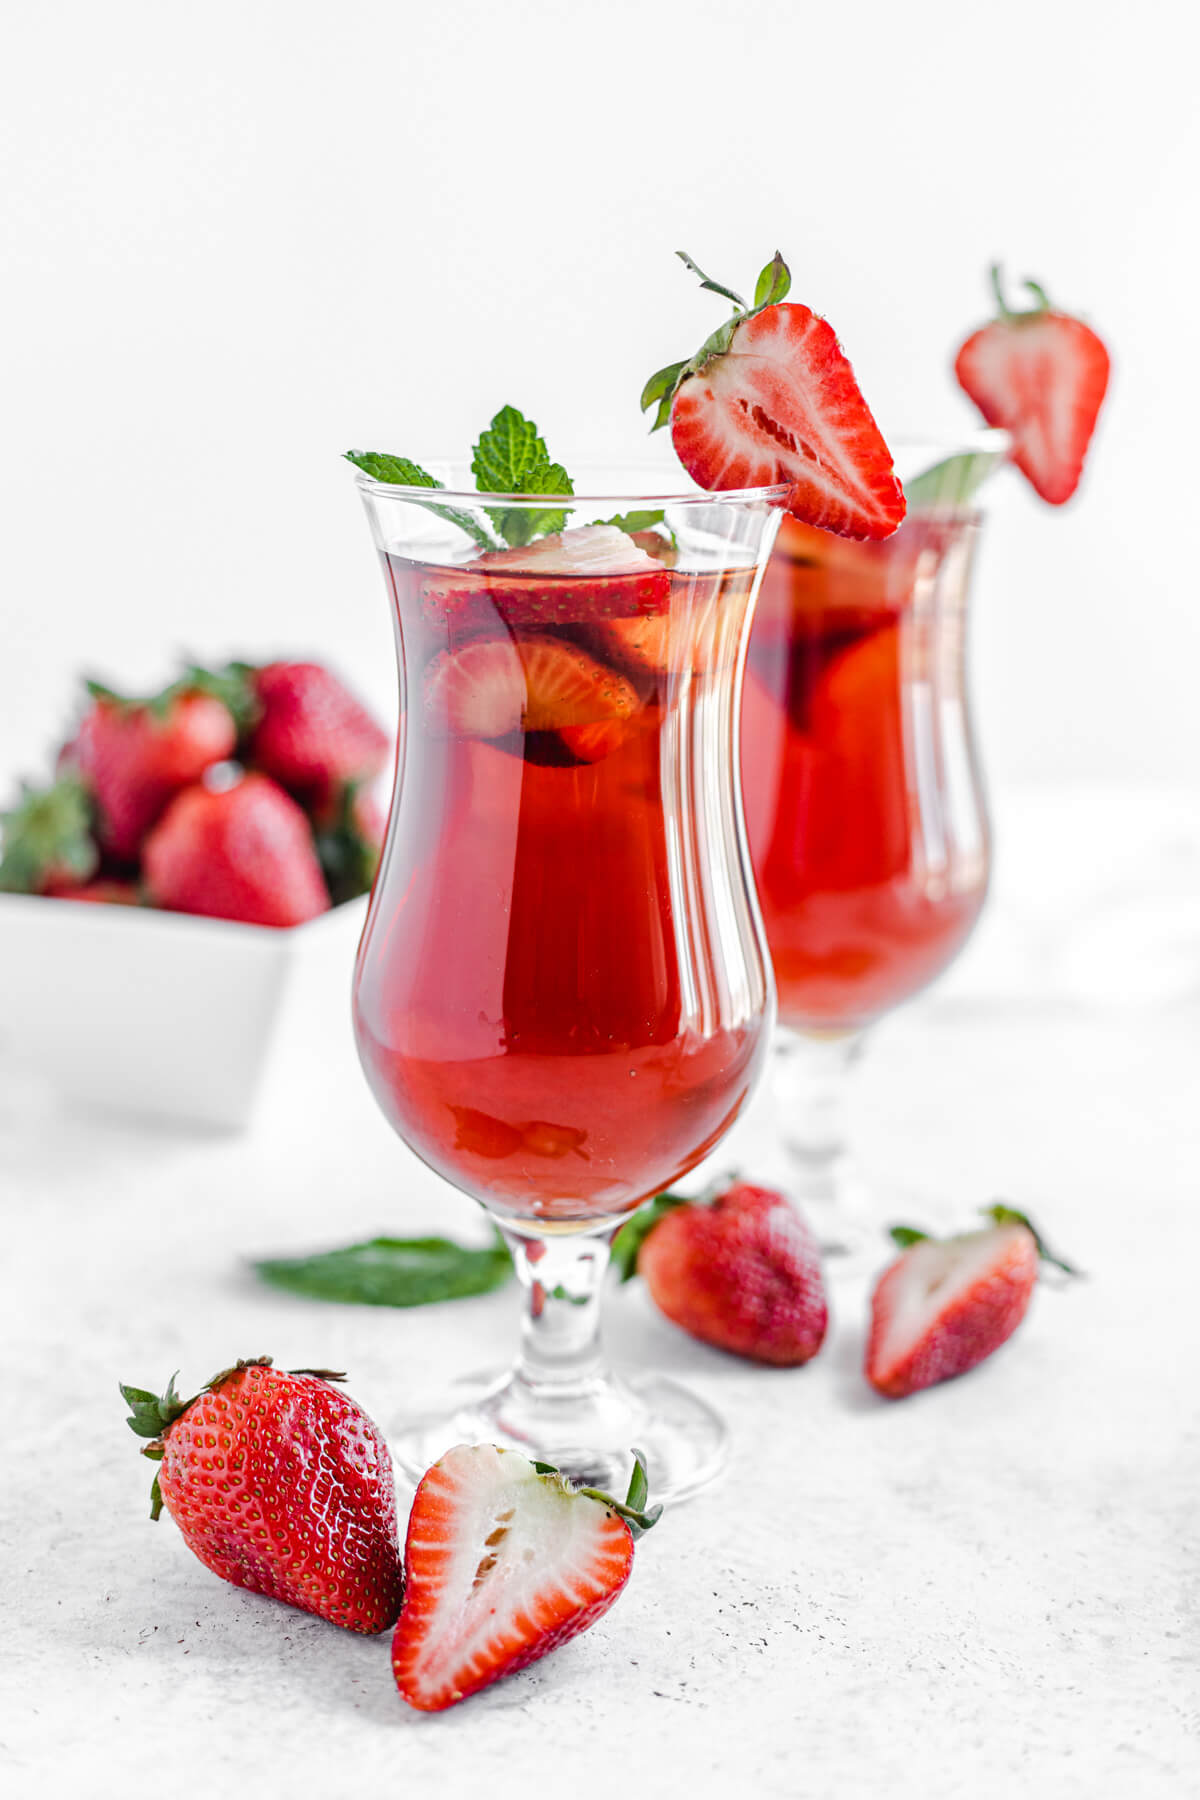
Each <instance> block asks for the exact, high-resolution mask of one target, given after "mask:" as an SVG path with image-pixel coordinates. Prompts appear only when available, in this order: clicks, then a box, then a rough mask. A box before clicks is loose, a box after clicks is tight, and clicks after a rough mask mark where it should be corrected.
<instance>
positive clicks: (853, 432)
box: [642, 251, 905, 538]
mask: <svg viewBox="0 0 1200 1800" xmlns="http://www.w3.org/2000/svg"><path fill="white" fill-rule="evenodd" d="M679 254H680V255H681V256H683V252H682V251H681V252H679ZM683 260H684V262H686V263H687V264H688V267H689V268H692V269H694V270H695V272H696V273H697V274H700V275H702V271H700V270H699V269H696V265H695V264H694V263H693V262H692V261H691V259H690V257H687V256H683ZM702 285H703V286H705V287H708V288H711V289H712V290H713V291H714V292H716V293H721V294H725V295H726V296H727V297H728V298H729V299H731V300H732V301H733V302H734V306H735V308H736V311H735V312H734V316H733V318H732V319H731V320H730V321H729V322H728V324H726V325H724V326H723V327H721V329H720V330H718V331H715V332H714V333H713V334H712V336H711V337H710V338H708V339H707V341H706V342H705V343H704V344H703V345H701V347H700V349H699V351H698V352H697V353H696V355H695V356H694V357H692V358H691V359H690V361H688V362H685V363H673V364H671V365H670V366H669V367H668V368H666V369H660V370H659V372H658V373H657V374H656V375H653V376H651V378H650V380H649V381H648V382H647V384H646V386H645V389H644V390H643V393H642V407H643V410H644V409H645V408H646V407H649V406H652V405H653V404H654V403H655V402H656V401H657V402H658V404H659V411H658V416H657V419H656V421H655V426H654V429H655V430H657V429H658V427H659V426H660V425H665V424H666V423H667V420H668V418H669V419H670V424H671V441H672V442H673V444H674V446H675V450H676V452H677V454H678V456H679V460H680V461H681V462H682V464H683V466H684V468H685V469H687V471H688V473H689V474H690V475H692V476H693V478H694V479H695V480H696V481H698V482H699V483H700V486H701V487H704V488H710V489H718V490H720V489H728V488H743V487H765V486H770V485H774V484H775V483H778V482H787V483H788V484H789V485H790V490H791V491H790V492H789V494H788V497H787V500H786V503H785V504H786V506H787V509H788V511H789V512H791V513H793V514H795V516H796V517H797V518H799V519H803V520H805V521H806V522H807V523H808V524H810V525H819V526H821V527H822V528H823V529H824V530H826V531H835V532H838V533H839V534H840V535H841V536H843V537H852V538H886V537H890V536H891V534H892V532H893V531H895V529H896V527H897V526H898V525H899V523H900V521H901V519H903V517H904V510H905V508H904V494H903V492H902V490H901V487H900V483H899V482H898V481H897V479H896V474H895V471H894V469H893V467H892V457H891V452H890V451H889V450H888V447H887V445H886V444H885V442H884V440H883V437H882V436H881V434H880V431H879V427H878V426H877V425H876V423H875V420H874V419H873V417H872V416H871V412H870V409H869V408H868V406H867V403H866V401H865V400H864V399H863V396H862V392H861V390H860V388H859V385H858V382H857V381H856V380H855V378H854V371H853V369H852V368H851V367H850V364H849V362H848V361H847V359H846V356H845V354H844V352H843V350H842V348H841V345H840V344H839V343H838V341H837V338H836V336H835V334H834V331H833V328H832V327H831V326H830V325H828V324H827V323H826V322H825V320H824V319H820V318H818V317H817V315H816V314H815V313H814V312H812V311H810V309H809V308H808V307H807V306H800V305H797V304H795V303H794V302H793V303H788V304H784V303H783V297H784V295H785V294H786V293H787V292H788V290H789V288H790V286H791V276H790V274H789V273H788V269H787V265H786V264H785V263H784V261H783V259H782V257H780V256H779V255H778V254H777V255H776V257H775V259H774V261H773V262H771V263H768V265H767V267H766V268H765V269H764V270H763V271H762V273H761V275H760V276H759V278H758V285H757V287H756V289H755V296H754V307H753V309H751V310H749V311H748V310H747V309H746V304H745V302H744V301H743V300H742V299H741V298H740V297H739V296H738V295H737V294H735V293H733V291H732V290H731V289H729V288H724V287H721V286H719V284H717V283H715V282H710V281H709V280H708V279H707V277H703V275H702Z"/></svg>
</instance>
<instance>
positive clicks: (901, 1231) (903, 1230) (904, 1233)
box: [888, 1225, 929, 1250]
mask: <svg viewBox="0 0 1200 1800" xmlns="http://www.w3.org/2000/svg"><path fill="white" fill-rule="evenodd" d="M888 1236H889V1237H890V1238H891V1240H892V1242H893V1244H895V1245H896V1247H897V1248H898V1249H900V1250H911V1249H912V1247H913V1245H914V1244H927V1243H928V1242H929V1233H928V1232H927V1231H918V1230H917V1229H916V1227H915V1226H913V1225H889V1226H888Z"/></svg>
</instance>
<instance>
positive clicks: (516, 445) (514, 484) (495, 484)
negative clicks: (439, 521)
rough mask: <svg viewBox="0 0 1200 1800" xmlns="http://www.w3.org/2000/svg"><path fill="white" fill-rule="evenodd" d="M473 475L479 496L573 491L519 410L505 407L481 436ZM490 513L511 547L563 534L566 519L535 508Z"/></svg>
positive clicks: (496, 509)
mask: <svg viewBox="0 0 1200 1800" xmlns="http://www.w3.org/2000/svg"><path fill="white" fill-rule="evenodd" d="M471 473H472V474H473V475H474V477H475V485H476V486H477V487H478V489H479V491H480V493H481V494H573V493H574V492H575V489H574V486H573V485H572V482H571V477H570V476H569V475H568V474H567V471H566V470H565V469H564V468H563V466H562V464H561V463H556V462H554V461H552V460H551V456H550V452H549V451H548V450H547V448H546V444H545V440H544V438H542V436H541V435H540V433H539V432H538V428H537V426H536V425H535V424H534V422H533V420H532V419H527V418H526V417H525V415H524V413H521V412H518V410H517V408H516V407H515V406H503V407H501V409H500V411H499V412H498V413H497V414H496V416H495V418H494V419H493V420H492V422H491V424H490V425H489V426H488V428H487V430H486V431H485V432H483V433H482V434H481V436H480V439H479V442H478V443H477V444H476V446H475V450H474V454H473V456H472V459H471ZM487 514H488V517H489V518H490V519H491V521H492V523H493V524H494V525H495V527H496V530H497V531H498V532H499V533H500V535H501V537H502V538H503V539H504V541H505V543H506V544H510V545H512V546H513V547H517V546H519V545H522V544H528V543H529V542H530V541H531V540H532V539H533V538H535V537H544V536H546V535H547V534H548V533H550V532H554V531H561V530H562V528H563V526H564V525H565V524H566V519H567V515H566V513H565V512H563V511H562V509H561V508H553V509H551V508H547V509H546V510H545V511H544V512H538V511H537V510H536V509H534V508H532V507H529V508H526V507H515V506H514V507H488V508H487Z"/></svg>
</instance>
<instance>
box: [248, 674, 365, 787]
mask: <svg viewBox="0 0 1200 1800" xmlns="http://www.w3.org/2000/svg"><path fill="white" fill-rule="evenodd" d="M245 673H246V678H247V680H248V682H249V684H250V687H251V689H252V692H253V697H254V702H255V711H256V717H255V721H254V724H253V725H252V727H251V731H250V736H249V739H248V741H247V744H246V750H245V757H246V761H247V762H249V763H251V764H253V766H254V767H255V768H256V769H261V770H262V771H263V773H264V774H267V775H270V776H273V777H274V779H275V780H276V781H278V782H279V784H280V785H281V786H282V787H285V788H287V789H288V790H289V792H291V793H294V794H298V795H301V796H303V797H305V798H306V799H307V798H312V799H313V800H316V801H320V800H322V799H326V798H328V796H330V795H331V794H333V793H335V792H336V791H337V790H338V789H339V788H341V787H344V786H347V785H349V784H352V783H353V784H357V783H361V782H364V781H370V780H371V779H372V778H373V777H374V776H376V775H378V774H379V772H380V770H381V769H382V768H383V766H384V764H385V763H386V761H387V759H388V751H389V748H390V744H389V740H388V736H387V733H386V732H385V731H384V730H383V729H382V728H381V727H380V726H379V725H378V724H377V723H376V722H375V720H374V719H373V718H372V717H371V715H370V713H369V712H368V711H367V710H366V708H365V707H364V706H363V705H362V703H361V701H359V700H357V699H356V698H355V696H354V695H353V694H352V693H351V692H350V691H349V689H348V688H347V687H346V686H345V685H344V683H343V682H341V681H339V679H338V677H337V676H336V675H334V674H333V673H332V672H331V671H330V670H329V669H326V668H325V667H323V666H322V664H320V663H313V662H274V663H267V664H266V665H265V667H263V668H255V669H246V671H245Z"/></svg>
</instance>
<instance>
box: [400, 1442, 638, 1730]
mask: <svg viewBox="0 0 1200 1800" xmlns="http://www.w3.org/2000/svg"><path fill="white" fill-rule="evenodd" d="M645 1496H646V1486H645V1471H644V1468H643V1466H642V1464H641V1462H640V1459H639V1460H638V1462H637V1463H636V1465H635V1468H634V1476H633V1481H632V1482H631V1484H630V1491H629V1496H628V1499H627V1501H626V1503H625V1504H624V1505H620V1504H618V1502H617V1501H615V1500H613V1499H612V1498H610V1496H608V1495H606V1494H600V1493H597V1492H596V1491H595V1490H593V1489H588V1488H584V1489H575V1488H572V1486H571V1485H570V1483H569V1482H567V1481H566V1480H564V1478H563V1477H562V1476H561V1475H559V1474H558V1473H557V1472H555V1471H554V1470H552V1469H550V1468H549V1467H548V1465H546V1464H544V1463H531V1462H527V1461H526V1459H525V1458H524V1457H523V1456H521V1455H520V1454H519V1453H518V1452H517V1451H516V1450H498V1449H495V1448H494V1447H493V1446H492V1445H490V1444H475V1445H466V1444H460V1445H459V1446H458V1448H457V1449H454V1450H450V1451H448V1452H447V1454H446V1455H445V1456H443V1457H442V1459H441V1461H440V1462H437V1463H435V1464H434V1466H433V1468H432V1469H430V1470H429V1472H428V1474H426V1475H425V1476H424V1477H423V1478H422V1480H421V1484H420V1486H419V1487H418V1488H417V1492H416V1498H415V1499H414V1500H413V1506H412V1512H411V1514H410V1515H409V1521H408V1538H407V1542H406V1545H405V1552H404V1562H405V1576H406V1587H405V1600H404V1607H403V1610H402V1612H401V1614H400V1619H399V1622H398V1623H397V1626H396V1631H395V1636H394V1637H393V1640H392V1669H393V1672H394V1674H395V1677H396V1686H397V1687H398V1688H399V1690H400V1693H401V1694H402V1695H403V1697H404V1699H405V1700H407V1701H408V1703H409V1705H410V1706H415V1707H418V1708H420V1710H421V1711H422V1712H442V1711H444V1710H445V1708H446V1707H448V1706H453V1705H454V1704H455V1703H456V1702H457V1701H459V1700H465V1699H466V1698H467V1697H468V1696H469V1695H470V1694H476V1693H478V1692H479V1690H480V1689H481V1688H485V1687H487V1686H489V1685H490V1684H491V1683H492V1682H493V1681H497V1680H499V1678H500V1677H501V1676H502V1675H511V1674H514V1673H515V1672H516V1671H517V1670H518V1669H524V1668H527V1667H528V1665H529V1664H530V1663H532V1662H535V1661H536V1660H537V1659H538V1657H540V1656H545V1654H546V1652H547V1651H548V1650H554V1649H557V1647H558V1646H559V1645H560V1644H565V1643H566V1642H567V1641H568V1640H569V1639H570V1638H573V1637H575V1636H577V1635H578V1633H579V1632H581V1631H586V1630H587V1629H588V1627H589V1626H590V1625H594V1624H595V1623H596V1621H597V1619H600V1618H602V1617H603V1615H604V1614H605V1613H606V1612H607V1611H608V1609H609V1607H610V1606H611V1605H612V1603H613V1601H614V1600H615V1599H616V1598H617V1596H618V1594H620V1592H621V1590H622V1588H623V1587H624V1586H625V1583H626V1582H627V1581H628V1580H629V1576H630V1572H631V1570H632V1568H633V1538H634V1532H635V1531H639V1530H645V1529H646V1528H647V1527H648V1526H650V1525H652V1524H653V1523H654V1522H655V1520H656V1518H657V1517H658V1509H657V1508H655V1509H652V1510H651V1511H650V1512H646V1511H644V1510H643V1509H644V1506H645Z"/></svg>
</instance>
